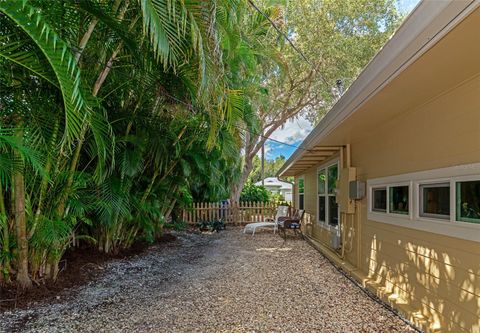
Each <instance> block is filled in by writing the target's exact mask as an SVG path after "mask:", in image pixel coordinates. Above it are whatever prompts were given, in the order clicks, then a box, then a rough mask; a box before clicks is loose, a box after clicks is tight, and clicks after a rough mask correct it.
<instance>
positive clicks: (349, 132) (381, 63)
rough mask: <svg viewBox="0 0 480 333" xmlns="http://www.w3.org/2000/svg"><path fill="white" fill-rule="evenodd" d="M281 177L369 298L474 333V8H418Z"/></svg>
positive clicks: (311, 233) (444, 328)
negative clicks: (291, 184) (291, 185)
mask: <svg viewBox="0 0 480 333" xmlns="http://www.w3.org/2000/svg"><path fill="white" fill-rule="evenodd" d="M278 175H279V176H280V177H285V176H293V177H294V179H295V186H294V205H295V206H296V207H298V208H304V209H305V210H306V213H307V217H306V218H305V221H304V223H303V225H302V228H303V233H304V235H305V236H306V238H307V239H308V240H309V241H310V243H311V244H312V245H314V246H315V247H317V248H318V249H319V250H320V251H321V252H322V253H324V254H325V255H326V256H327V257H328V258H330V259H331V260H332V261H334V262H335V263H336V264H337V265H338V266H340V267H341V268H342V269H343V270H345V271H346V272H348V273H349V274H350V275H351V276H352V277H354V278H355V279H356V280H358V281H359V282H360V283H362V284H363V285H364V286H365V287H366V288H368V289H369V290H371V291H372V292H374V293H376V295H378V296H379V297H380V298H381V299H383V300H384V301H385V302H386V303H388V304H390V305H391V306H392V307H393V308H395V309H396V310H398V311H400V312H401V313H402V314H403V315H404V316H405V317H406V318H407V319H409V320H410V321H411V322H412V323H413V324H414V325H416V326H417V327H419V328H421V329H423V330H424V331H426V332H480V9H479V2H477V1H460V0H459V1H423V2H421V3H420V4H419V5H418V6H417V7H416V9H415V10H414V11H413V12H412V13H411V14H410V15H409V17H407V19H406V20H405V22H404V23H403V24H402V25H401V27H400V28H399V29H398V31H397V32H396V33H395V35H393V36H392V38H391V39H390V40H389V41H388V43H386V45H385V46H384V47H383V48H382V50H381V51H380V52H379V53H378V54H377V55H376V56H375V58H374V59H373V60H372V61H371V62H370V63H369V64H368V65H367V66H366V68H365V69H364V70H363V72H362V73H361V74H360V76H359V77H358V79H357V80H356V81H355V82H354V83H353V84H352V86H351V87H350V88H349V89H348V90H347V91H346V92H345V94H344V95H343V96H342V97H341V98H340V100H339V101H338V102H337V103H336V105H335V106H334V107H333V108H332V109H331V110H330V111H329V112H328V113H327V114H326V115H325V117H324V118H323V119H322V120H321V122H320V123H319V124H318V126H316V127H315V129H314V130H313V131H312V132H311V133H310V135H309V136H308V137H307V138H306V139H305V140H304V142H303V143H302V144H301V146H300V148H299V149H297V151H295V152H294V154H293V155H292V156H291V157H290V159H288V160H287V161H286V163H285V164H284V165H283V166H282V168H281V169H280V171H279V173H278Z"/></svg>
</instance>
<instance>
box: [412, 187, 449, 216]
mask: <svg viewBox="0 0 480 333" xmlns="http://www.w3.org/2000/svg"><path fill="white" fill-rule="evenodd" d="M445 185H448V188H449V194H450V204H449V206H450V211H449V214H448V216H446V215H440V214H438V215H437V214H430V213H424V212H423V200H424V199H423V191H422V187H424V186H431V187H443V186H445ZM415 186H417V193H418V210H417V211H416V212H415V213H416V215H415V216H416V217H417V218H423V219H432V220H443V221H451V220H452V184H451V181H450V180H449V179H446V180H445V181H443V182H439V181H436V182H433V181H428V182H416V183H415ZM422 214H423V215H422Z"/></svg>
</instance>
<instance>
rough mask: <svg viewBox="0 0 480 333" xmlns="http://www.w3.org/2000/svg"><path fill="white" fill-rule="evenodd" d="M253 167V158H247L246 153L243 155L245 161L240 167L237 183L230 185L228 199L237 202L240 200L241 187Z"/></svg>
mask: <svg viewBox="0 0 480 333" xmlns="http://www.w3.org/2000/svg"><path fill="white" fill-rule="evenodd" d="M252 169H253V158H248V154H247V155H245V162H244V164H243V168H242V174H241V175H240V179H239V180H238V182H237V183H235V184H233V186H232V191H231V195H230V199H231V200H232V202H239V201H240V195H241V194H242V190H243V187H244V186H245V183H246V182H247V179H248V176H249V175H250V172H252Z"/></svg>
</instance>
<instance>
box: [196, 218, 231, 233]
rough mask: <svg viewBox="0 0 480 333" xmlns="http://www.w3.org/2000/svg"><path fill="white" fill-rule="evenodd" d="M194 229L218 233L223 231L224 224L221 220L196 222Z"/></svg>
mask: <svg viewBox="0 0 480 333" xmlns="http://www.w3.org/2000/svg"><path fill="white" fill-rule="evenodd" d="M196 227H197V228H198V229H199V230H200V231H208V232H220V231H221V230H225V222H224V221H223V220H214V221H206V220H203V221H200V222H197V224H196Z"/></svg>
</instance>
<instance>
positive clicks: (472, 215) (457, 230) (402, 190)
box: [327, 163, 480, 244]
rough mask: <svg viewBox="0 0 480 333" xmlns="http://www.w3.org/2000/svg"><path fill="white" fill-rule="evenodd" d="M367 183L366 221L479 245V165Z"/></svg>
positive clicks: (430, 171)
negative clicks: (367, 207) (367, 206)
mask: <svg viewBox="0 0 480 333" xmlns="http://www.w3.org/2000/svg"><path fill="white" fill-rule="evenodd" d="M367 184H368V188H369V192H368V205H369V209H368V211H367V218H368V219H369V220H371V221H375V222H381V223H386V224H390V225H394V226H399V227H405V228H411V229H416V230H421V231H425V232H428V233H436V234H440V235H445V236H449V237H456V238H459V239H465V240H469V241H474V242H478V243H479V244H480V163H471V164H464V165H455V166H449V167H445V168H439V169H431V170H421V171H417V172H411V173H405V174H399V175H392V176H386V177H381V178H375V179H368V180H367ZM385 201H386V205H385ZM327 206H328V203H327ZM385 206H386V207H385ZM385 208H386V209H385Z"/></svg>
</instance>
